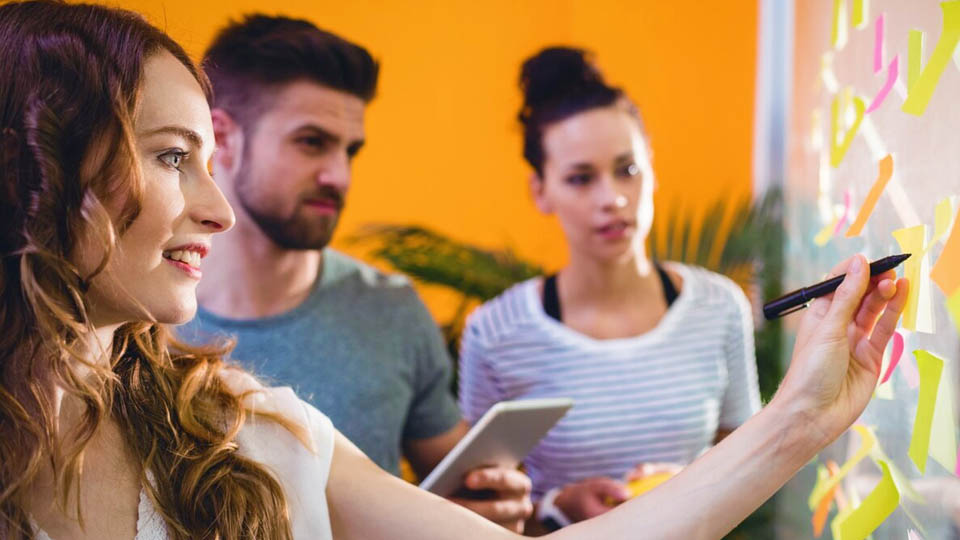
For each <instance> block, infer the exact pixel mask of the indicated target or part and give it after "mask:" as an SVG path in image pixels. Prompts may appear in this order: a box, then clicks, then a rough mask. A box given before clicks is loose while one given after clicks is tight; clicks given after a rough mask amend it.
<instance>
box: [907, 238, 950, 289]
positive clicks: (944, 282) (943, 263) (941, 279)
mask: <svg viewBox="0 0 960 540" xmlns="http://www.w3.org/2000/svg"><path fill="white" fill-rule="evenodd" d="M912 258H913V257H911V259H912ZM930 278H931V279H933V281H934V282H935V283H936V284H937V286H938V287H940V290H941V291H943V294H945V295H947V296H952V295H953V293H954V292H956V291H957V289H960V219H958V220H955V221H954V223H953V230H951V231H950V237H949V238H947V241H946V243H945V244H944V246H943V251H941V252H940V258H939V259H937V262H936V264H934V265H933V271H932V272H930Z"/></svg>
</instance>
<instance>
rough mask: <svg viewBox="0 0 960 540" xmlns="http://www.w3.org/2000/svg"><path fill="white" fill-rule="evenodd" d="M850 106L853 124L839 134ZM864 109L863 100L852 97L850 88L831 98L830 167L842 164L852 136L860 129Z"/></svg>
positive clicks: (851, 141) (865, 107)
mask: <svg viewBox="0 0 960 540" xmlns="http://www.w3.org/2000/svg"><path fill="white" fill-rule="evenodd" d="M851 105H852V106H853V111H854V119H853V124H851V125H850V127H849V128H848V129H847V130H846V131H844V132H843V133H842V134H841V130H840V123H841V120H842V119H844V118H846V112H847V110H848V109H849V108H850V106H851ZM866 109H867V106H866V105H864V103H863V100H862V99H860V97H854V96H853V90H852V89H850V88H847V89H846V90H844V91H843V92H838V93H837V95H835V96H833V102H832V103H831V105H830V165H831V166H832V167H838V166H839V165H840V163H841V162H843V158H844V156H846V155H847V150H849V149H850V145H851V144H852V143H853V138H854V136H856V134H857V131H858V130H859V129H860V123H861V122H863V115H864V112H866Z"/></svg>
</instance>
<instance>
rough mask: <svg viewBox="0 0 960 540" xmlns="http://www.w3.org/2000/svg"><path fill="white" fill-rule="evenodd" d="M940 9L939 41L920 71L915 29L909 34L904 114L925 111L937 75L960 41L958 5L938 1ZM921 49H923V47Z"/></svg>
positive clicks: (944, 67)
mask: <svg viewBox="0 0 960 540" xmlns="http://www.w3.org/2000/svg"><path fill="white" fill-rule="evenodd" d="M940 9H941V10H942V11H943V25H942V27H941V28H942V29H941V32H940V39H939V40H938V41H937V46H936V47H935V48H934V49H933V54H931V55H930V60H929V61H927V65H926V66H924V67H923V69H922V70H920V67H919V62H920V61H921V56H922V52H920V50H916V49H918V45H916V44H915V41H917V40H915V39H914V38H913V35H914V32H916V30H913V31H911V37H910V39H909V43H908V47H909V55H908V59H909V62H910V66H909V67H908V69H907V72H908V76H907V80H908V87H907V99H906V100H905V101H904V102H903V106H902V110H903V112H907V113H910V114H914V115H917V116H920V115H922V114H923V113H924V111H926V110H927V104H928V103H929V102H930V98H931V97H932V96H933V91H934V89H936V87H937V83H938V82H940V76H941V75H943V71H944V69H946V67H947V63H949V62H950V58H951V57H952V56H953V50H954V49H955V48H956V47H957V42H960V2H955V1H954V2H941V3H940ZM920 48H921V50H922V46H921V47H920Z"/></svg>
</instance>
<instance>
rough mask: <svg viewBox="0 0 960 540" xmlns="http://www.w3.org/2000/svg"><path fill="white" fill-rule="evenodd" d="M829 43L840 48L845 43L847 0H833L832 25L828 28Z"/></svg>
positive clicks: (835, 47)
mask: <svg viewBox="0 0 960 540" xmlns="http://www.w3.org/2000/svg"><path fill="white" fill-rule="evenodd" d="M830 44H831V45H833V48H834V49H837V50H840V49H842V48H843V47H844V45H846V44H847V2H846V0H833V26H832V27H831V29H830Z"/></svg>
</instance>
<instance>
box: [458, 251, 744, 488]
mask: <svg viewBox="0 0 960 540" xmlns="http://www.w3.org/2000/svg"><path fill="white" fill-rule="evenodd" d="M668 268H670V269H671V270H674V271H675V272H677V273H679V274H680V275H681V276H682V277H683V287H682V290H681V291H680V295H679V296H678V297H677V299H676V301H675V302H674V303H673V305H671V306H670V308H669V309H668V311H667V313H666V314H665V315H664V316H663V318H662V319H661V320H660V322H659V323H658V325H657V326H656V327H655V328H654V329H652V330H651V331H649V332H647V333H644V334H642V335H639V336H636V337H630V338H623V339H609V340H597V339H594V338H591V337H589V336H586V335H584V334H581V333H579V332H577V331H575V330H572V329H570V328H569V327H567V326H565V325H564V324H563V323H561V322H559V321H557V320H555V319H553V318H551V317H549V316H548V315H547V314H546V313H544V311H543V306H542V302H541V298H540V293H539V283H540V278H535V279H532V280H529V281H525V282H523V283H520V284H518V285H515V286H514V287H512V288H511V289H509V290H507V291H506V292H504V293H503V294H501V295H500V296H498V297H497V298H495V299H494V300H491V301H490V302H488V303H486V304H484V305H483V306H481V307H480V308H478V309H477V311H475V312H474V313H473V314H472V315H471V316H470V318H469V319H468V322H467V328H466V330H465V332H464V334H463V341H462V344H461V353H460V407H461V410H462V411H463V413H464V415H465V416H466V417H467V419H468V420H469V421H470V422H471V423H472V422H476V421H477V420H478V419H479V418H480V417H481V416H482V415H483V413H484V412H486V410H487V409H488V408H490V407H491V406H492V405H493V404H494V403H497V402H498V401H502V400H507V399H521V398H543V397H570V398H573V399H574V407H573V408H572V409H571V410H570V412H569V413H568V414H567V416H566V417H564V418H563V419H562V420H561V421H560V422H559V423H558V424H557V426H556V427H555V428H554V429H553V430H551V431H550V433H549V434H547V436H546V437H545V438H544V439H543V440H542V441H541V442H540V444H539V445H538V446H537V447H536V448H535V449H534V450H533V451H532V452H531V453H530V455H529V456H528V457H527V460H526V461H525V465H526V470H527V474H529V475H530V478H531V480H532V481H533V485H534V499H535V500H536V499H539V497H540V496H541V495H542V494H543V493H544V492H546V491H547V490H549V489H551V488H553V487H557V486H562V485H565V484H568V483H571V482H576V481H578V480H582V479H584V478H589V477H594V476H607V477H612V478H618V479H619V478H622V477H623V476H624V475H625V474H626V473H628V472H629V471H630V470H632V469H633V468H634V467H635V466H636V465H638V464H640V463H650V462H673V463H680V464H687V463H689V462H691V461H692V460H693V459H695V458H696V457H697V455H699V454H700V453H701V452H702V451H703V450H704V449H706V448H708V447H709V446H710V445H711V444H712V442H713V440H714V438H715V435H716V431H717V429H718V428H723V429H734V428H736V427H737V426H739V425H740V424H742V423H743V422H744V421H746V420H747V418H749V417H750V416H751V415H752V414H753V413H755V412H756V411H758V410H759V409H760V396H759V391H758V388H757V368H756V361H755V358H754V344H753V320H752V316H751V312H750V306H749V304H748V302H747V299H746V297H745V296H744V294H743V292H742V291H741V290H740V288H739V287H738V286H737V285H736V284H735V283H734V282H732V281H731V280H729V279H727V278H726V277H723V276H721V275H719V274H715V273H712V272H709V271H707V270H704V269H702V268H697V267H691V266H685V265H681V264H676V263H668Z"/></svg>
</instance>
